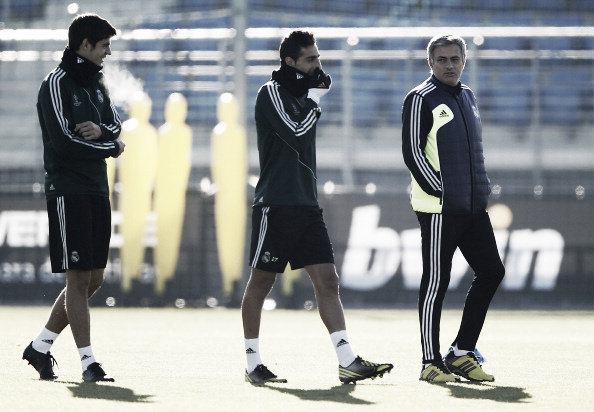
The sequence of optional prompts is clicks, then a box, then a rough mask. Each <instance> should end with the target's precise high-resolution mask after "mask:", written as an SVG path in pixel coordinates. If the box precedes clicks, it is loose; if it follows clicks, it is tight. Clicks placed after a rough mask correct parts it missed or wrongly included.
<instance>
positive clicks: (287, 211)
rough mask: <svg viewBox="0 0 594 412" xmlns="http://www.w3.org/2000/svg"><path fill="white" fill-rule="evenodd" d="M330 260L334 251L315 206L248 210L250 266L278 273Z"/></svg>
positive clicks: (331, 260) (318, 210) (267, 207)
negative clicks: (250, 224) (250, 231)
mask: <svg viewBox="0 0 594 412" xmlns="http://www.w3.org/2000/svg"><path fill="white" fill-rule="evenodd" d="M287 262H288V263H290V264H291V269H293V270H295V269H300V268H302V267H304V266H308V265H315V264H320V263H334V252H333V250H332V244H331V243H330V238H329V236H328V229H327V228H326V224H325V223H324V217H323V215H322V209H320V208H319V207H317V206H261V207H254V208H253V211H252V240H251V245H250V266H251V267H254V268H257V269H261V270H265V271H268V272H275V273H282V272H284V271H285V268H286V267H287Z"/></svg>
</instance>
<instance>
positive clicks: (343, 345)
mask: <svg viewBox="0 0 594 412" xmlns="http://www.w3.org/2000/svg"><path fill="white" fill-rule="evenodd" d="M330 339H331V340H332V344H333V345H334V350H335V351H336V356H337V357H338V363H339V364H340V366H342V367H343V368H346V367H347V366H349V365H350V364H351V363H353V361H354V360H355V357H356V356H355V353H354V352H353V349H352V348H351V344H350V343H349V338H348V337H347V332H346V330H339V331H337V332H333V333H331V334H330Z"/></svg>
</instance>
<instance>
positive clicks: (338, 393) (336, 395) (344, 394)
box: [261, 385, 373, 405]
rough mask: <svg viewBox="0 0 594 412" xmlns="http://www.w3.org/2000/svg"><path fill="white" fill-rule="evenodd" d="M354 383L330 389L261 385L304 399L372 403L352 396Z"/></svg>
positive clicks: (353, 403)
mask: <svg viewBox="0 0 594 412" xmlns="http://www.w3.org/2000/svg"><path fill="white" fill-rule="evenodd" d="M355 386H356V385H339V386H334V387H332V388H330V389H294V388H287V387H282V386H276V385H275V386H272V385H262V386H261V387H263V388H267V389H271V390H274V391H277V392H280V393H286V394H289V395H294V396H296V397H298V398H299V399H302V400H304V401H324V402H338V403H348V404H352V405H372V404H373V402H369V401H366V400H363V399H358V398H355V397H353V395H352V392H353V391H354V390H355Z"/></svg>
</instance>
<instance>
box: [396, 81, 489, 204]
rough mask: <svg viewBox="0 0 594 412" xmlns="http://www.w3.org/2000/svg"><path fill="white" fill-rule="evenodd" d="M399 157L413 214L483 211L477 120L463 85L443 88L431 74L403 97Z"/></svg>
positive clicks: (485, 185)
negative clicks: (407, 173)
mask: <svg viewBox="0 0 594 412" xmlns="http://www.w3.org/2000/svg"><path fill="white" fill-rule="evenodd" d="M402 154H403V156H404V162H405V163H406V165H407V167H408V168H409V170H410V172H411V176H412V191H411V205H412V208H413V210H415V211H417V212H426V213H443V214H474V213H480V212H482V211H484V210H485V209H486V208H487V203H488V198H489V193H490V184H489V178H488V176H487V172H486V169H485V161H484V155H483V141H482V127H481V119H480V114H479V111H478V105H477V102H476V98H475V96H474V94H473V93H472V90H470V88H468V87H467V86H466V85H464V84H461V83H458V85H457V86H455V87H452V86H448V85H446V84H443V83H441V82H440V81H439V80H437V79H436V78H435V76H431V77H430V78H429V79H427V80H426V81H425V82H423V83H421V84H420V85H419V86H417V87H415V88H414V89H413V90H411V91H410V92H409V93H408V95H407V96H406V98H405V100H404V106H403V109H402Z"/></svg>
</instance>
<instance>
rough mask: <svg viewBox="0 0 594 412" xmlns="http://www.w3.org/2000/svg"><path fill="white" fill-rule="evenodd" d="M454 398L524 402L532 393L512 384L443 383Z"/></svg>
mask: <svg viewBox="0 0 594 412" xmlns="http://www.w3.org/2000/svg"><path fill="white" fill-rule="evenodd" d="M444 386H446V387H447V388H448V389H449V390H450V393H451V395H452V396H453V397H454V398H462V399H487V400H491V401H495V402H504V403H524V402H526V401H527V400H529V399H532V395H530V394H529V393H527V392H526V390H525V389H524V388H517V387H514V386H495V385H491V384H487V383H481V382H463V383H456V384H449V385H444Z"/></svg>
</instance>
